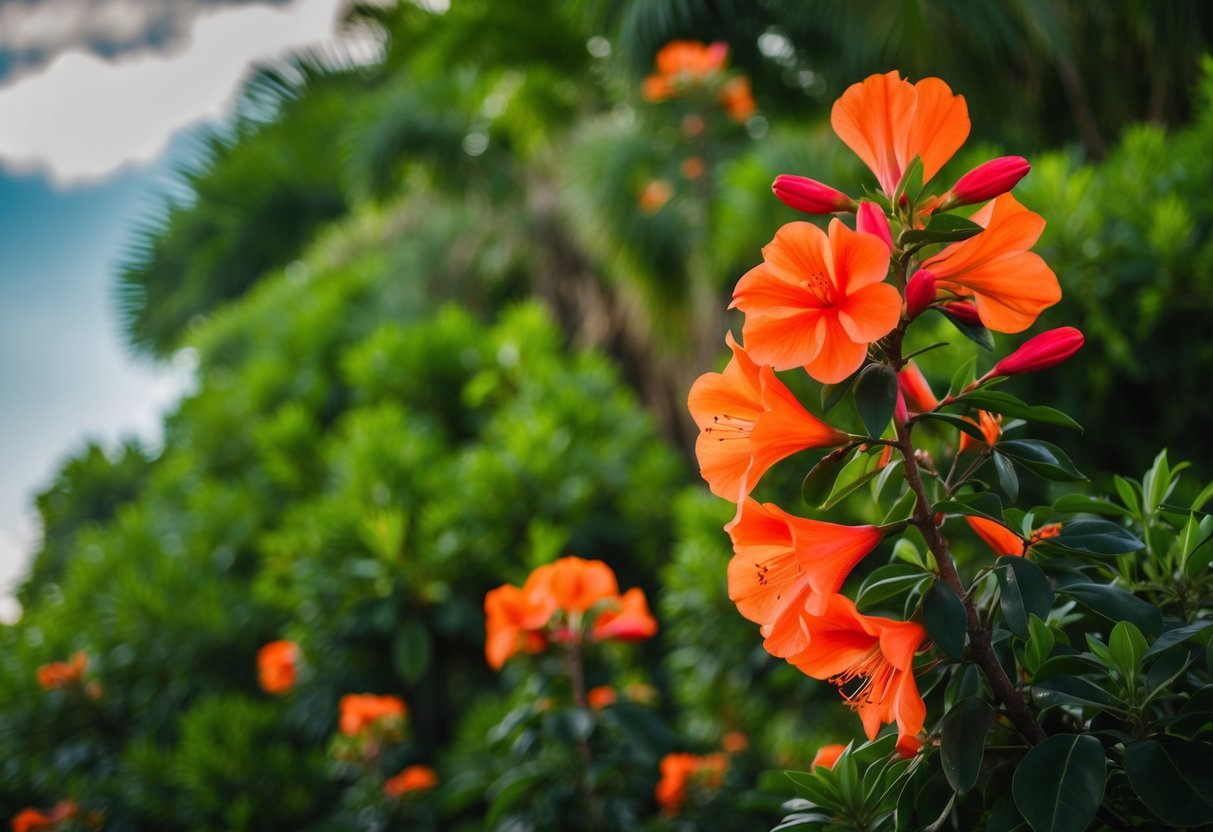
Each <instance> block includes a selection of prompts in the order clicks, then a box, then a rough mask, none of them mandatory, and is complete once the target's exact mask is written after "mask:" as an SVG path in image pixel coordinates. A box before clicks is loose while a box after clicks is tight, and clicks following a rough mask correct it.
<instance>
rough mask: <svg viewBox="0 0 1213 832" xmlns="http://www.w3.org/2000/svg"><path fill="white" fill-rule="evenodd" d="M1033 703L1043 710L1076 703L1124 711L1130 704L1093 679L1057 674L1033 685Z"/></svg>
mask: <svg viewBox="0 0 1213 832" xmlns="http://www.w3.org/2000/svg"><path fill="white" fill-rule="evenodd" d="M1032 703H1033V704H1034V705H1036V707H1038V708H1040V709H1041V710H1042V711H1043V710H1046V709H1047V708H1055V707H1057V706H1058V705H1076V706H1078V707H1081V708H1096V709H1098V710H1101V711H1106V710H1110V711H1117V712H1119V713H1124V712H1126V711H1127V709H1128V705H1126V704H1125V703H1124V702H1122V701H1121V700H1120V699H1117V698H1116V697H1115V696H1113V695H1112V694H1110V693H1108V692H1107V691H1106V690H1104V689H1103V688H1101V687H1100V686H1099V685H1097V684H1095V683H1094V682H1092V681H1089V680H1087V679H1083V678H1081V677H1079V676H1057V677H1055V678H1053V679H1049V680H1048V681H1046V682H1040V683H1039V684H1035V685H1033V686H1032Z"/></svg>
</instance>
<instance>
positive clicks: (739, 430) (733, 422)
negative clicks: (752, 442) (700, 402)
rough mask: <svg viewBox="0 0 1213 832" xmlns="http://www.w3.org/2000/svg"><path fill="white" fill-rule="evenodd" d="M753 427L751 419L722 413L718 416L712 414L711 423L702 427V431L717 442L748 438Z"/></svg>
mask: <svg viewBox="0 0 1213 832" xmlns="http://www.w3.org/2000/svg"><path fill="white" fill-rule="evenodd" d="M753 429H754V420H753V419H742V418H739V417H737V416H730V415H729V414H727V413H722V414H720V415H719V416H713V417H712V424H710V425H708V426H707V427H706V428H704V429H703V432H704V433H706V434H707V435H708V436H710V437H711V438H713V439H715V440H716V441H717V442H723V441H725V440H726V439H749V438H750V431H752V430H753Z"/></svg>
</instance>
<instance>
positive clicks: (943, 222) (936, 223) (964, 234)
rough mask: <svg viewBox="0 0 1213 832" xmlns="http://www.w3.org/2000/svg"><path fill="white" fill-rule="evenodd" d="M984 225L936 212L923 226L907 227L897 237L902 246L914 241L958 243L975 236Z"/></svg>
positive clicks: (922, 242)
mask: <svg viewBox="0 0 1213 832" xmlns="http://www.w3.org/2000/svg"><path fill="white" fill-rule="evenodd" d="M984 230H985V229H984V227H983V226H980V225H978V224H977V223H975V222H973V221H972V220H970V219H966V218H965V217H961V216H957V215H956V214H936V215H935V216H933V217H931V221H930V222H928V223H927V224H926V227H925V228H907V229H906V230H905V231H903V232H901V235H900V236H899V237H898V240H900V242H901V244H902V245H903V246H910V245H914V244H916V243H918V244H924V245H925V244H929V243H958V242H960V241H961V240H967V239H969V238H970V237H975V236H976V235H978V234H980V233H981V232H982V231H984Z"/></svg>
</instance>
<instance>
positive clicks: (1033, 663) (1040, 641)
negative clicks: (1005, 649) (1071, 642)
mask: <svg viewBox="0 0 1213 832" xmlns="http://www.w3.org/2000/svg"><path fill="white" fill-rule="evenodd" d="M1056 643H1057V636H1056V635H1055V634H1054V633H1053V629H1052V628H1051V627H1049V625H1048V624H1046V623H1045V622H1044V620H1043V619H1042V618H1040V616H1038V615H1035V614H1031V615H1029V616H1028V643H1027V645H1026V646H1025V647H1024V669H1025V670H1027V671H1028V673H1035V672H1036V670H1037V669H1038V668H1039V667H1040V666H1041V665H1042V664H1044V663H1045V661H1046V660H1047V659H1048V658H1049V655H1050V654H1051V653H1052V652H1053V645H1054V644H1056Z"/></svg>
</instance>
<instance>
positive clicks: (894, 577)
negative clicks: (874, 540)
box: [855, 563, 931, 609]
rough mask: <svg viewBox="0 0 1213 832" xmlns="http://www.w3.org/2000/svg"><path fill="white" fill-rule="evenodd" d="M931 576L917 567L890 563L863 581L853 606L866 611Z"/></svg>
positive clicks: (873, 571) (907, 590)
mask: <svg viewBox="0 0 1213 832" xmlns="http://www.w3.org/2000/svg"><path fill="white" fill-rule="evenodd" d="M930 578H931V574H930V573H929V572H925V571H924V570H922V569H921V568H919V567H917V566H910V565H909V564H904V563H890V564H888V565H887V566H881V567H878V568H876V569H874V570H872V574H870V575H868V577H867V578H865V579H864V582H863V583H862V584H861V585H860V587H859V592H858V593H857V594H856V596H855V604H856V605H857V606H858V607H860V608H861V609H866V608H869V607H871V606H872V605H874V604H878V603H880V602H881V601H884V600H887V599H889V598H893V597H895V596H898V595H901V594H903V593H906V592H909V591H910V590H911V589H913V588H914V587H916V586H918V585H919V584H920V583H922V582H923V581H927V580H930Z"/></svg>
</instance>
